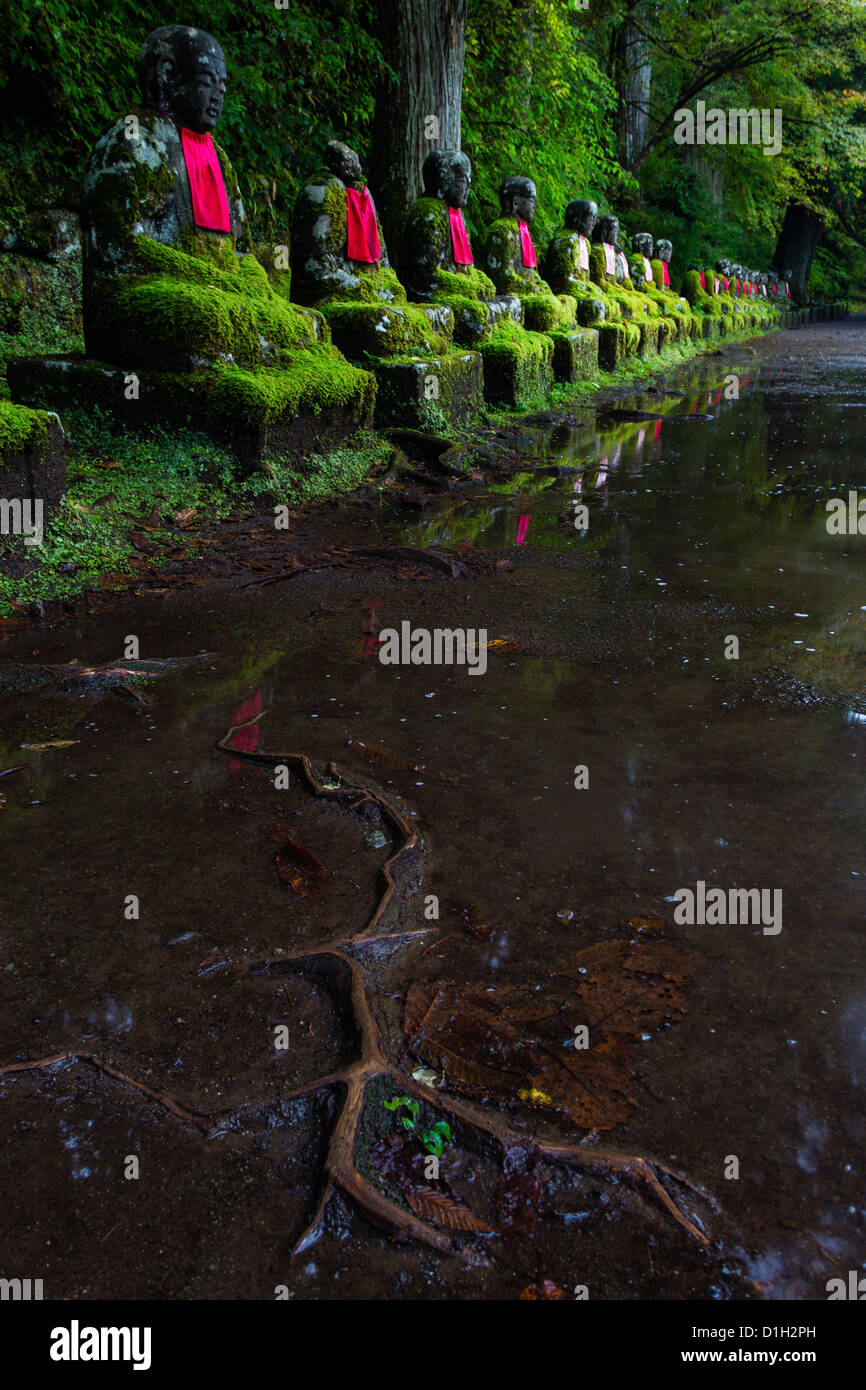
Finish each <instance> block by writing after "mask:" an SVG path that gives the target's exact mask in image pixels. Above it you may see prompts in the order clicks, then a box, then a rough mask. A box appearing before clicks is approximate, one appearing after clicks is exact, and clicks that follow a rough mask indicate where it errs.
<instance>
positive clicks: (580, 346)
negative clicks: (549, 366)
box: [548, 328, 598, 383]
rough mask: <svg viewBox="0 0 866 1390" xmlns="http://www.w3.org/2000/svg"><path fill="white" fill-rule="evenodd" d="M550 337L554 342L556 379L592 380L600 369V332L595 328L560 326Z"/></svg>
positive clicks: (554, 372)
mask: <svg viewBox="0 0 866 1390" xmlns="http://www.w3.org/2000/svg"><path fill="white" fill-rule="evenodd" d="M548 337H549V338H550V339H551V340H552V342H553V375H554V379H555V380H556V381H561V382H566V383H571V382H575V381H591V380H592V378H593V377H594V376H595V374H596V372H597V371H598V333H597V332H596V330H595V329H594V328H567V329H563V328H559V329H554V331H553V332H552V333H549V334H548Z"/></svg>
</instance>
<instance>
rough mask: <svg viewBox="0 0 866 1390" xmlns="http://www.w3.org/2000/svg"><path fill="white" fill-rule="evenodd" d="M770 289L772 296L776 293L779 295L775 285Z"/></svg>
mask: <svg viewBox="0 0 866 1390" xmlns="http://www.w3.org/2000/svg"><path fill="white" fill-rule="evenodd" d="M770 289H771V290H772V291H773V294H778V293H779V291H778V290H777V288H776V286H775V285H771V286H770Z"/></svg>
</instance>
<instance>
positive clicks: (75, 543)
mask: <svg viewBox="0 0 866 1390" xmlns="http://www.w3.org/2000/svg"><path fill="white" fill-rule="evenodd" d="M29 413H33V412H29ZM64 423H65V424H66V425H67V431H68V433H67V447H68V453H67V468H68V480H69V490H68V493H67V496H66V498H65V499H64V501H63V503H62V504H61V506H60V507H59V508H58V510H57V511H56V512H55V513H54V514H53V515H51V516H50V517H49V518H48V519H47V520H46V525H45V536H44V540H43V543H42V545H40V546H31V547H25V546H23V543H22V541H21V539H20V538H18V537H13V536H3V537H0V566H3V564H4V561H5V562H6V568H8V569H10V570H13V571H14V572H12V573H7V574H0V615H3V614H7V613H9V612H10V611H11V608H12V603H13V601H14V600H18V601H22V600H23V601H34V600H38V599H41V600H50V599H69V598H73V597H74V596H75V595H77V594H80V593H81V592H82V591H83V590H86V589H93V588H98V587H100V584H101V582H103V581H104V580H105V578H106V576H109V575H111V576H120V579H119V581H118V586H122V583H123V576H127V575H128V576H129V577H130V580H132V579H133V578H134V576H135V573H136V566H135V565H134V564H133V563H132V562H133V560H134V559H135V558H137V551H136V549H135V547H134V546H133V544H132V541H131V539H130V537H131V535H132V533H133V532H135V531H136V528H137V527H140V526H141V525H142V524H144V523H146V522H147V520H148V518H149V517H151V516H153V514H154V508H156V510H157V512H158V515H159V518H160V524H159V526H158V527H157V529H155V530H152V531H149V532H148V537H149V539H151V540H152V541H153V542H154V543H155V544H157V545H161V546H162V547H164V548H165V549H166V550H171V551H172V553H173V554H174V553H175V552H176V551H177V550H178V549H180V550H183V551H188V552H189V555H190V558H192V556H193V555H194V553H195V546H194V543H193V540H192V537H191V535H190V532H189V531H188V530H187V529H185V528H184V527H183V526H182V525H181V520H182V519H184V518H185V517H188V516H189V513H190V509H194V511H195V517H196V522H197V524H207V523H209V522H218V521H219V520H220V519H221V518H224V517H226V516H228V515H229V514H231V515H237V514H238V512H242V513H243V512H249V513H250V514H253V513H255V512H256V511H258V510H260V509H261V506H262V503H263V502H265V501H267V502H268V503H273V504H274V505H276V504H284V505H286V506H289V507H297V506H299V505H300V504H301V503H303V502H306V501H310V500H313V499H315V498H320V497H334V496H338V495H341V494H343V493H347V492H351V491H352V490H353V489H354V488H356V487H357V486H358V485H359V483H360V482H361V481H362V480H363V479H364V478H365V477H366V476H367V475H368V474H369V473H370V472H371V471H372V470H374V469H375V468H376V467H377V466H379V465H381V463H383V462H384V461H385V460H386V459H387V458H388V457H389V454H390V445H388V444H387V443H386V442H385V441H384V440H382V439H379V438H378V437H377V436H375V435H373V434H371V433H364V434H361V435H359V436H358V437H357V438H356V440H354V441H352V442H351V443H347V444H346V445H344V446H343V447H341V448H339V449H336V450H334V451H333V452H331V453H329V454H327V455H324V456H314V457H312V458H310V459H309V460H308V461H307V466H306V468H305V470H304V472H303V473H301V472H299V471H298V467H297V463H296V462H289V461H287V460H284V459H281V458H279V457H278V456H277V457H274V458H272V459H270V460H269V462H268V469H267V472H261V473H256V474H253V475H251V476H250V477H248V478H247V479H245V480H244V481H242V482H239V481H238V479H237V461H236V459H235V458H234V456H233V455H232V454H231V453H230V452H229V451H228V450H222V449H219V448H217V447H216V446H215V445H214V443H213V441H212V440H210V439H208V438H207V436H205V435H198V434H194V433H191V432H189V431H177V432H170V431H167V430H156V431H154V432H153V434H151V435H149V436H148V437H147V438H145V437H143V436H141V435H137V434H132V433H125V432H118V431H117V430H116V427H113V426H112V423H111V421H110V418H109V417H108V416H107V415H103V414H101V413H98V412H97V413H93V412H91V413H90V414H89V415H87V416H85V415H84V414H83V412H77V413H76V412H74V413H72V414H70V415H69V416H68V417H66V419H65V421H64ZM106 463H110V465H111V467H110V468H106V467H104V465H105V464H106ZM175 558H177V557H175Z"/></svg>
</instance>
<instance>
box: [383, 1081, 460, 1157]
mask: <svg viewBox="0 0 866 1390" xmlns="http://www.w3.org/2000/svg"><path fill="white" fill-rule="evenodd" d="M384 1106H385V1109H386V1110H399V1109H401V1108H403V1109H406V1110H408V1111H409V1114H408V1115H401V1116H400V1117H399V1118H400V1123H401V1125H402V1126H403V1128H404V1129H405V1130H408V1131H409V1133H410V1134H414V1135H415V1137H416V1138H417V1139H419V1140H420V1141H421V1143H422V1144H423V1145H424V1148H425V1149H426V1150H427V1152H428V1153H429V1154H434V1155H435V1157H436V1158H441V1157H442V1150H443V1149H444V1148H445V1145H446V1144H448V1143H450V1142H451V1126H450V1125H449V1123H448V1121H447V1120H436V1122H435V1123H434V1124H433V1125H431V1127H430V1128H429V1129H427V1130H419V1129H418V1114H419V1112H420V1110H421V1106H420V1104H419V1103H418V1101H417V1100H411V1099H410V1098H409V1096H395V1097H394V1099H393V1100H386V1101H385V1102H384Z"/></svg>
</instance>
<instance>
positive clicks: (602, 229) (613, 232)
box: [592, 212, 619, 246]
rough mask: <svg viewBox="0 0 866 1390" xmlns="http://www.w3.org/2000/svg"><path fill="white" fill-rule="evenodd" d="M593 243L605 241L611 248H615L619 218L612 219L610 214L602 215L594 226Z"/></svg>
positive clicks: (617, 238)
mask: <svg viewBox="0 0 866 1390" xmlns="http://www.w3.org/2000/svg"><path fill="white" fill-rule="evenodd" d="M592 239H593V241H596V242H598V241H606V242H608V243H609V245H611V246H616V244H617V242H618V241H619V218H618V217H614V215H613V213H612V212H606V213H603V214H602V216H601V217H600V218H599V219H598V222H597V223H596V225H595V231H594V232H593V234H592Z"/></svg>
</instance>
